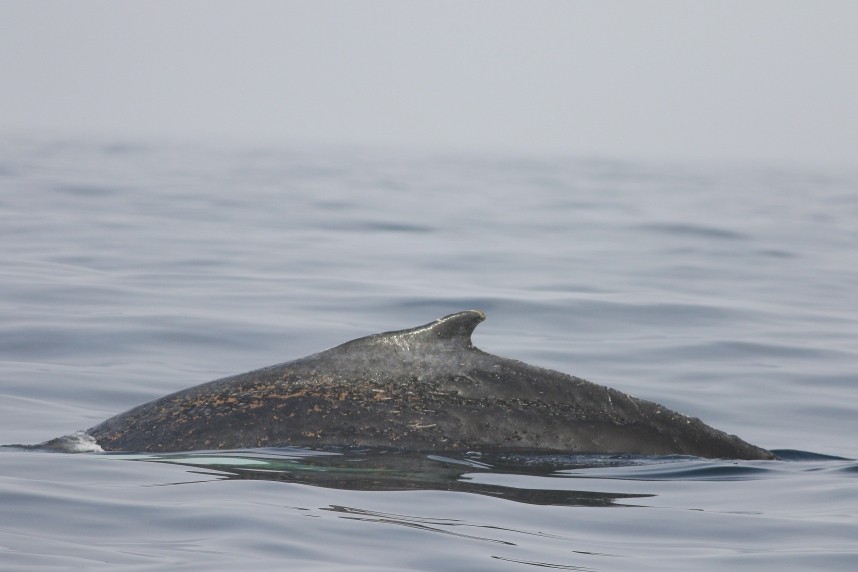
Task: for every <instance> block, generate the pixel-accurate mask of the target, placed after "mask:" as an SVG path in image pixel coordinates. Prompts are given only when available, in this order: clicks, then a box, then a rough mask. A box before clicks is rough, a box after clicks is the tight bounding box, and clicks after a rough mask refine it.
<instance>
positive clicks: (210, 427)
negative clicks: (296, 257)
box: [45, 310, 776, 459]
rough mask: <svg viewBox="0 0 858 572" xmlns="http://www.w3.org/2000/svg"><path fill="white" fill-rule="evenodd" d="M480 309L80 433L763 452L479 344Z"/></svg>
mask: <svg viewBox="0 0 858 572" xmlns="http://www.w3.org/2000/svg"><path fill="white" fill-rule="evenodd" d="M485 318H486V315H485V313H483V312H482V311H480V310H467V311H463V312H458V313H455V314H450V315H448V316H444V317H442V318H439V319H437V320H435V321H433V322H430V323H428V324H425V325H422V326H418V327H414V328H409V329H404V330H397V331H389V332H383V333H380V334H374V335H369V336H366V337H362V338H358V339H355V340H352V341H349V342H346V343H344V344H341V345H338V346H336V347H333V348H331V349H328V350H325V351H322V352H319V353H316V354H313V355H310V356H307V357H304V358H300V359H295V360H293V361H288V362H285V363H281V364H278V365H274V366H270V367H265V368H262V369H257V370H255V371H251V372H248V373H243V374H240V375H234V376H231V377H225V378H223V379H218V380H215V381H211V382H208V383H203V384H202V385H197V386H194V387H191V388H188V389H184V390H181V391H177V392H175V393H172V394H170V395H166V396H164V397H161V398H158V399H155V400H153V401H150V402H148V403H144V404H142V405H139V406H137V407H134V408H132V409H130V410H128V411H126V412H124V413H120V414H118V415H116V416H114V417H111V418H109V419H107V420H106V421H104V422H102V423H99V424H98V425H95V426H94V427H91V428H90V429H87V430H86V431H85V434H86V436H87V437H88V438H90V439H92V440H94V441H95V442H96V443H97V445H98V446H99V447H100V448H101V449H102V450H104V451H126V452H178V451H196V450H218V449H246V448H264V447H311V448H313V447H321V448H325V447H358V448H360V447H365V448H384V449H396V450H407V451H415V452H433V451H438V452H441V451H458V452H468V451H473V452H480V451H484V452H501V453H503V452H510V453H514V452H531V453H561V454H618V455H621V454H629V455H647V456H649V455H653V456H660V455H690V456H697V457H705V458H728V459H775V458H776V456H775V455H774V454H773V453H771V452H770V451H768V450H766V449H763V448H760V447H757V446H754V445H751V444H749V443H747V442H745V441H743V440H741V439H740V438H739V437H736V436H735V435H729V434H727V433H725V432H723V431H719V430H717V429H714V428H712V427H710V426H708V425H706V424H705V423H703V422H702V421H700V420H699V419H697V418H694V417H689V416H686V415H683V414H681V413H677V412H675V411H672V410H671V409H668V408H667V407H664V406H662V405H659V404H657V403H654V402H651V401H646V400H644V399H638V398H636V397H632V396H630V395H628V394H626V393H624V392H622V391H618V390H616V389H611V388H608V387H605V386H602V385H598V384H595V383H591V382H589V381H586V380H584V379H582V378H579V377H575V376H572V375H568V374H565V373H562V372H559V371H553V370H550V369H545V368H542V367H537V366H533V365H528V364H526V363H523V362H521V361H517V360H514V359H509V358H504V357H500V356H496V355H492V354H490V353H487V352H484V351H482V350H480V349H478V348H476V347H475V346H474V345H473V343H472V341H471V335H472V333H473V331H474V329H475V328H476V327H477V325H478V324H479V323H480V322H482V321H483V320H485ZM61 439H62V438H61ZM55 441H57V440H55ZM50 444H51V442H47V443H45V445H47V446H50Z"/></svg>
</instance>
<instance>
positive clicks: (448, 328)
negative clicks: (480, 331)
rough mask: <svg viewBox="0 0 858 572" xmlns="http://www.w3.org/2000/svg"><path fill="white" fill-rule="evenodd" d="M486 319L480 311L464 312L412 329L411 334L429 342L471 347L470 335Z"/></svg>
mask: <svg viewBox="0 0 858 572" xmlns="http://www.w3.org/2000/svg"><path fill="white" fill-rule="evenodd" d="M485 319H486V314H485V312H483V311H482V310H465V311H464V312H456V313H455V314H450V315H448V316H444V317H443V318H438V319H437V320H435V321H434V322H432V323H431V324H426V325H425V326H421V327H419V328H414V330H412V332H413V333H414V334H415V335H416V336H419V337H421V338H424V339H426V340H427V341H429V340H447V341H451V342H453V343H454V344H461V345H463V346H465V347H471V334H473V333H474V330H475V329H476V327H477V325H478V324H479V323H480V322H482V321H483V320H485Z"/></svg>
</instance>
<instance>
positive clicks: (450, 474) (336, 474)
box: [128, 449, 708, 520]
mask: <svg viewBox="0 0 858 572" xmlns="http://www.w3.org/2000/svg"><path fill="white" fill-rule="evenodd" d="M135 457H137V456H136V455H135V456H132V457H130V458H128V459H129V460H133V461H138V460H139V461H147V462H156V463H170V464H176V465H183V466H187V467H193V469H192V472H200V471H202V472H204V474H214V475H216V476H217V477H219V478H222V479H227V480H261V481H278V482H285V483H297V484H302V485H312V486H317V487H324V488H331V489H340V490H354V491H416V490H436V491H454V492H463V493H472V494H478V495H486V496H491V497H495V498H502V499H506V500H510V501H515V502H522V503H527V504H536V505H556V506H590V507H597V506H633V505H634V503H633V502H632V503H629V501H631V499H639V498H646V497H652V496H654V495H653V494H649V493H637V492H635V493H622V492H601V491H593V490H575V487H571V486H568V485H570V484H572V483H576V482H578V481H577V479H575V480H573V479H563V478H558V477H563V476H564V475H563V472H562V471H566V470H570V469H590V468H602V469H607V470H610V469H611V468H614V467H625V466H635V465H643V466H646V465H648V464H650V463H653V462H654V461H656V460H655V459H647V458H642V457H637V458H630V457H608V456H585V455H581V456H559V457H558V456H548V457H541V456H533V455H528V456H518V455H513V456H509V457H506V456H503V455H476V456H474V455H464V456H463V455H456V456H442V455H432V454H421V453H414V452H411V451H389V450H373V449H363V450H345V451H341V452H337V453H334V452H331V451H325V452H323V451H309V450H306V449H304V450H302V449H276V450H257V451H253V452H226V453H219V452H214V453H211V452H209V453H158V454H155V455H153V456H149V455H146V456H140V457H139V458H135ZM657 459H658V460H657V461H656V464H655V465H653V466H665V463H664V458H663V457H658V458H657ZM678 460H680V459H677V461H678ZM707 462H708V461H707ZM674 464H675V463H667V465H674ZM484 474H485V475H503V476H504V478H505V479H506V480H510V479H508V477H509V476H512V475H515V476H524V477H537V478H538V477H546V478H550V479H551V481H550V482H551V484H552V486H550V487H548V488H524V487H523V486H520V485H523V484H527V483H530V484H532V482H533V481H532V480H521V481H520V482H519V481H518V479H515V482H510V483H508V484H497V483H492V482H483V481H482V480H481V479H480V475H484ZM489 480H491V479H489ZM328 510H334V511H337V512H346V513H349V514H354V513H355V512H357V511H358V510H359V509H349V508H347V507H337V506H332V507H331V508H330V509H328ZM361 516H364V517H368V518H371V517H372V516H373V515H369V514H362V515H361ZM376 516H378V515H376ZM388 516H389V515H388ZM400 518H401V517H400ZM385 520H387V518H386V519H385Z"/></svg>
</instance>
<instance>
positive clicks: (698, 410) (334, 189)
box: [0, 136, 858, 571]
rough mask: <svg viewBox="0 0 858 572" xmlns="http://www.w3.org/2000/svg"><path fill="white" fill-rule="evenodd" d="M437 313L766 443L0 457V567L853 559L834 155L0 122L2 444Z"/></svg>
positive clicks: (853, 295)
mask: <svg viewBox="0 0 858 572" xmlns="http://www.w3.org/2000/svg"><path fill="white" fill-rule="evenodd" d="M464 309H482V310H484V311H485V312H486V313H487V316H488V319H487V320H486V321H485V322H484V323H483V324H481V325H480V326H479V327H478V328H477V330H476V333H475V335H474V343H475V344H476V345H477V346H478V347H480V348H481V349H484V350H486V351H489V352H491V353H495V354H499V355H503V356H506V357H512V358H516V359H520V360H523V361H525V362H528V363H531V364H536V365H541V366H545V367H550V368H553V369H557V370H561V371H563V372H566V373H570V374H573V375H577V376H580V377H584V378H586V379H589V380H590V381H593V382H595V383H599V384H603V385H608V386H611V387H615V388H617V389H620V390H623V391H626V392H628V393H630V394H632V395H635V396H638V397H642V398H645V399H649V400H653V401H657V402H660V403H662V404H664V405H666V406H668V407H670V408H672V409H675V410H677V411H680V412H683V413H686V414H689V415H692V416H696V417H700V418H702V419H703V420H704V421H705V422H707V423H709V424H710V425H712V426H714V427H717V428H719V429H722V430H725V431H728V432H730V433H735V434H737V435H739V436H741V437H742V438H743V439H745V440H747V441H749V442H751V443H754V444H756V445H760V446H762V447H765V448H769V449H775V450H777V451H778V452H779V454H781V456H782V457H783V459H784V460H780V461H765V462H763V461H753V462H752V461H731V460H705V459H697V458H688V457H629V456H578V457H576V456H566V457H564V456H555V457H549V456H539V455H530V456H527V455H521V456H489V455H486V454H483V453H481V452H479V451H474V452H469V453H467V454H460V455H440V454H439V455H427V454H422V455H421V454H414V453H409V452H395V451H391V452H386V453H380V452H375V451H348V450H342V451H312V450H304V449H264V450H250V451H228V452H223V451H221V452H218V451H209V452H189V453H178V454H170V455H140V454H97V453H80V454H63V453H56V452H46V451H31V450H22V449H15V448H3V449H0V569H2V570H20V569H26V570H53V569H56V570H71V569H86V570H167V569H169V570H199V569H223V570H251V569H252V570H306V571H323V570H348V571H358V570H362V571H379V570H396V571H408V570H427V571H428V570H433V571H434V570H439V571H460V570H461V571H477V570H480V571H483V570H485V571H507V570H519V571H527V570H534V571H535V570H542V569H552V570H578V571H627V570H636V571H648V570H653V571H654V570H659V571H661V570H696V571H707V570H712V571H716V570H717V571H721V570H780V571H784V570H856V569H858V462H856V461H855V460H854V459H855V458H856V457H858V172H855V171H843V170H840V171H829V170H825V169H821V168H802V167H798V166H794V165H780V166H777V165H775V166H771V165H769V166H754V165H711V164H710V165H703V164H700V165H692V164H669V163H652V162H650V163H642V162H635V161H619V160H605V159H588V158H568V157H565V158H564V157H542V158H539V157H526V156H511V155H496V156H492V155H479V154H470V155H466V154H444V153H429V152H425V153H419V152H405V151H396V152H390V151H382V150H362V149H350V148H304V147H302V148H299V147H295V148H290V147H270V146H259V147H252V146H247V145H245V146H241V145H238V144H210V143H209V144H193V143H187V142H185V143H177V142H151V141H149V142H146V141H143V142H140V141H131V140H128V141H124V140H92V139H84V138H81V139H75V138H64V139H60V138H56V139H50V138H44V137H43V138H26V137H11V136H9V137H2V138H0V443H2V444H35V443H40V442H42V441H45V440H48V439H51V438H53V437H57V436H60V435H65V434H69V433H72V432H74V431H76V430H80V429H86V428H88V427H91V426H93V425H95V424H97V423H98V422H100V421H102V420H103V419H105V418H107V417H110V416H112V415H114V414H116V413H119V412H121V411H124V410H126V409H128V408H130V407H132V406H134V405H137V404H139V403H142V402H144V401H147V400H149V399H153V398H156V397H159V396H161V395H164V394H166V393H169V392H172V391H176V390H179V389H183V388H185V387H189V386H191V385H195V384H198V383H202V382H205V381H209V380H212V379H216V378H219V377H224V376H227V375H231V374H236V373H241V372H244V371H248V370H251V369H256V368H259V367H262V366H266V365H271V364H275V363H280V362H284V361H287V360H290V359H293V358H298V357H302V356H305V355H308V354H311V353H314V352H317V351H320V350H322V349H325V348H328V347H331V346H334V345H337V344H339V343H341V342H344V341H347V340H350V339H353V338H356V337H359V336H363V335H367V334H372V333H376V332H381V331H386V330H394V329H401V328H407V327H412V326H417V325H420V324H424V323H427V322H430V321H432V320H434V319H435V318H437V317H439V316H442V315H445V314H449V313H453V312H456V311H459V310H464Z"/></svg>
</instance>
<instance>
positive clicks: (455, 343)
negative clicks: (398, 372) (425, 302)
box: [331, 310, 486, 352]
mask: <svg viewBox="0 0 858 572" xmlns="http://www.w3.org/2000/svg"><path fill="white" fill-rule="evenodd" d="M485 319H486V315H485V313H483V311H482V310H465V311H464V312H456V313H455V314H450V315H448V316H444V317H443V318H438V319H437V320H435V321H434V322H430V323H428V324H424V325H422V326H417V327H416V328H409V329H407V330H396V331H392V332H382V333H380V334H374V335H371V336H366V337H365V338H358V339H356V340H352V341H350V342H346V343H344V344H342V345H339V346H337V347H335V348H331V351H337V352H342V351H347V352H352V351H358V352H365V351H366V347H367V345H377V344H382V345H385V346H393V347H395V348H397V350H404V351H408V352H413V351H437V350H443V351H451V350H453V351H455V350H462V349H471V348H473V347H474V346H473V344H472V343H471V334H472V333H473V332H474V329H475V328H476V327H477V324H479V323H480V322H482V321H483V320H485Z"/></svg>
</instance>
